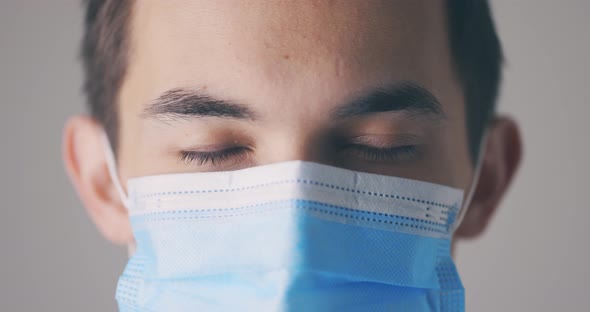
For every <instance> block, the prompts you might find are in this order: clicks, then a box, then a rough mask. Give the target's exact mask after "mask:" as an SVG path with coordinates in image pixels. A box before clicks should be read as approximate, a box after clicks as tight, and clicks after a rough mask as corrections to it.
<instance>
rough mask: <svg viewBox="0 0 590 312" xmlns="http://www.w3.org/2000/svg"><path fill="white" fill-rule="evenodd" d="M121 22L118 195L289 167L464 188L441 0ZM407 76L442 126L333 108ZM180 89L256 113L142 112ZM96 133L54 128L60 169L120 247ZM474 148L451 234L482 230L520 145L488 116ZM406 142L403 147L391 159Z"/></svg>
mask: <svg viewBox="0 0 590 312" xmlns="http://www.w3.org/2000/svg"><path fill="white" fill-rule="evenodd" d="M131 26H132V27H131V29H132V31H131V50H130V53H129V65H128V68H127V73H126V76H125V79H124V82H123V85H122V87H121V90H120V93H119V101H118V102H119V116H118V118H119V124H120V129H119V135H120V136H119V146H118V153H117V159H118V171H119V178H120V180H121V182H122V184H123V187H125V182H126V181H127V180H128V179H130V178H133V177H139V176H146V175H154V174H162V173H180V172H202V171H220V170H235V169H240V168H246V167H251V166H257V165H264V164H271V163H275V162H282V161H289V160H306V161H313V162H318V163H324V164H329V165H333V166H338V167H343V168H348V169H353V170H357V171H364V172H372V173H379V174H384V175H391V176H399V177H404V178H410V179H417V180H423V181H429V182H433V183H439V184H444V185H449V186H453V187H457V188H461V189H464V190H468V189H469V187H470V185H471V183H472V179H473V173H474V166H473V162H472V161H471V160H470V157H469V152H468V145H467V129H466V124H465V103H464V98H463V94H462V89H461V88H462V87H461V85H460V83H459V82H458V80H457V78H456V76H455V74H454V71H453V65H452V59H451V54H450V49H449V43H448V39H447V38H448V37H447V33H446V29H447V27H446V12H445V8H444V3H443V1H435V2H432V1H417V0H415V1H389V0H383V1H377V0H375V1H346V2H338V1H319V0H316V1H311V0H310V1H297V2H291V1H266V0H259V1H229V0H228V1H181V0H174V1H172V0H171V1H155V0H154V1H152V0H142V1H137V3H136V4H135V7H134V10H133V14H132V24H131ZM408 81H410V82H412V83H414V84H417V85H419V86H420V87H422V88H424V89H425V90H428V92H430V93H431V94H432V96H433V97H434V98H436V100H437V101H438V103H439V104H440V108H441V112H442V115H444V117H443V118H438V117H437V118H435V117H433V116H432V115H429V114H411V113H408V112H405V111H393V112H382V113H371V114H363V115H361V116H352V117H347V118H337V117H335V116H334V114H333V112H334V111H335V110H338V108H339V107H341V106H342V105H343V103H348V102H350V101H351V99H353V98H354V97H355V96H357V95H359V94H368V93H370V92H372V91H374V90H375V89H376V88H379V87H383V86H391V85H399V84H400V83H405V82H408ZM180 88H182V89H183V90H185V91H187V92H196V93H198V94H206V95H207V96H210V97H214V98H218V99H223V100H228V101H232V102H236V103H240V104H241V105H243V106H245V107H247V108H248V109H249V110H250V111H252V112H253V114H254V115H255V116H256V118H252V119H234V118H227V117H194V116H192V117H191V116H182V117H179V116H172V115H157V116H152V115H150V114H146V110H147V111H149V107H150V105H152V104H153V103H155V102H156V101H157V99H158V98H161V97H162V95H163V94H165V93H166V92H168V91H170V90H178V89H180ZM101 135H102V127H101V125H100V124H99V123H97V122H96V121H94V120H93V119H92V118H89V117H86V116H75V117H72V118H71V119H70V120H69V121H68V123H67V125H66V127H65V130H64V152H63V154H64V160H65V164H66V168H67V170H68V173H69V175H70V177H71V179H72V181H73V184H74V186H75V187H76V189H77V191H78V193H79V195H80V198H81V199H82V201H83V203H84V205H85V206H86V208H87V210H88V212H89V214H90V216H91V217H92V219H93V221H94V222H95V223H96V225H97V227H98V228H99V229H100V230H101V232H102V233H103V234H104V236H105V237H107V238H108V239H110V240H111V241H113V242H116V243H120V244H131V243H132V242H133V235H132V231H131V228H130V225H129V221H128V216H127V212H126V209H125V207H124V206H123V204H122V202H121V200H120V198H119V196H118V194H117V193H116V190H115V187H114V185H113V182H112V181H111V179H110V177H109V174H108V170H107V165H106V159H105V157H104V144H103V142H102V141H101ZM484 145H485V147H486V149H485V154H484V155H483V157H482V167H481V174H480V178H479V180H478V183H477V187H476V189H475V192H474V196H473V198H472V200H471V202H470V205H469V209H468V211H467V214H466V216H465V219H464V222H463V224H462V225H461V227H460V228H459V230H458V231H457V233H456V236H457V237H475V236H477V235H479V234H480V233H481V232H482V231H483V230H484V229H485V227H486V225H487V223H488V221H489V220H490V218H491V216H492V215H493V212H494V211H495V210H496V208H497V206H498V204H499V201H500V199H501V198H502V195H503V194H504V193H505V191H506V189H507V187H508V185H509V183H510V181H511V179H512V176H513V174H514V172H515V171H516V168H517V167H518V163H519V160H520V153H521V148H520V145H521V144H520V138H519V134H518V129H517V127H516V124H515V123H514V122H513V121H512V120H510V119H508V118H505V117H497V118H495V120H494V121H493V123H492V124H491V125H490V129H489V131H488V137H487V140H486V141H485V143H484ZM358 146H361V147H360V148H357V147H358ZM366 146H369V147H373V148H381V149H384V148H386V149H387V150H388V151H389V152H390V154H394V155H396V156H389V157H386V159H382V158H381V159H375V158H374V157H371V156H368V155H367V154H366V153H364V152H363V151H364V150H363V149H362V148H363V147H366ZM407 146H412V147H413V148H414V152H412V153H402V152H400V151H402V150H403V149H404V147H407ZM231 148H235V149H238V150H241V151H242V152H240V153H238V154H236V155H233V156H231V157H227V158H224V159H223V160H218V161H214V162H213V163H211V162H203V161H200V160H197V161H193V162H188V161H186V157H184V156H183V155H186V153H187V152H189V153H190V152H193V153H208V152H209V153H210V152H219V151H223V150H227V149H231ZM183 158H184V159H183ZM466 194H467V192H466Z"/></svg>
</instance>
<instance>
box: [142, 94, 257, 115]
mask: <svg viewBox="0 0 590 312" xmlns="http://www.w3.org/2000/svg"><path fill="white" fill-rule="evenodd" d="M141 116H142V117H144V118H157V119H166V118H170V119H177V118H184V119H186V118H193V117H194V118H197V117H220V118H234V119H251V120H254V119H256V114H254V112H253V111H252V110H250V109H249V108H248V107H247V106H246V105H244V104H239V103H235V102H233V101H230V100H224V99H218V98H214V97H212V96H211V95H209V94H206V93H204V92H198V91H193V90H188V89H172V90H169V91H166V92H164V93H163V94H162V95H160V96H159V97H158V98H157V99H156V100H154V101H153V102H152V103H150V104H148V106H147V107H146V108H145V109H144V110H143V112H142V114H141Z"/></svg>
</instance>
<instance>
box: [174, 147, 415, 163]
mask: <svg viewBox="0 0 590 312" xmlns="http://www.w3.org/2000/svg"><path fill="white" fill-rule="evenodd" d="M344 149H345V151H346V152H347V153H351V154H353V155H354V156H355V157H358V158H362V159H365V160H368V161H394V162H395V161H404V160H409V159H412V158H413V157H415V156H416V154H417V152H418V149H417V146H415V145H404V146H398V147H387V148H381V147H373V146H368V145H360V144H349V145H347V146H344ZM248 151H249V149H248V148H245V147H240V146H236V147H231V148H227V149H224V150H219V151H213V152H196V151H182V152H181V153H180V158H181V160H182V161H184V162H186V163H189V164H192V163H196V164H198V165H200V166H203V165H207V164H209V165H212V166H215V165H219V164H223V163H225V162H228V161H230V160H232V161H233V162H236V163H239V162H240V161H242V160H243V158H245V157H246V156H247V153H248Z"/></svg>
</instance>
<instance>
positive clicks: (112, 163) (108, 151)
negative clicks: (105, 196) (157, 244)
mask: <svg viewBox="0 0 590 312" xmlns="http://www.w3.org/2000/svg"><path fill="white" fill-rule="evenodd" d="M102 142H103V145H104V148H103V150H104V154H105V157H106V161H107V168H108V170H109V176H110V178H111V180H112V182H113V184H114V185H115V189H116V190H117V193H118V194H119V198H120V199H121V202H123V206H125V208H126V209H127V211H129V208H130V207H131V205H130V203H131V201H130V200H129V197H128V196H127V195H126V194H125V191H124V190H123V186H122V185H121V180H120V179H119V175H118V174H117V161H116V158H115V153H113V148H112V146H111V143H110V141H109V138H108V136H107V134H106V132H104V131H103V132H102ZM135 249H136V246H135V244H134V243H131V244H129V245H127V255H128V256H129V257H131V256H132V255H133V254H134V253H135Z"/></svg>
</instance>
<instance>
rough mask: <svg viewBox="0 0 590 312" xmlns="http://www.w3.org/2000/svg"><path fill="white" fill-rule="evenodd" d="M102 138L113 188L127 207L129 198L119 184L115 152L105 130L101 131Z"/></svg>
mask: <svg viewBox="0 0 590 312" xmlns="http://www.w3.org/2000/svg"><path fill="white" fill-rule="evenodd" d="M102 140H103V145H104V153H105V156H106V159H107V167H108V169H109V175H110V177H111V180H112V181H113V184H114V185H115V189H117V193H119V197H120V198H121V201H122V202H123V205H124V206H125V208H127V209H129V198H128V197H127V195H126V194H125V191H124V190H123V187H122V186H121V181H120V180H119V175H118V174H117V161H116V158H115V153H113V148H112V147H111V143H110V142H109V138H108V137H107V134H106V132H104V131H103V133H102Z"/></svg>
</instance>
